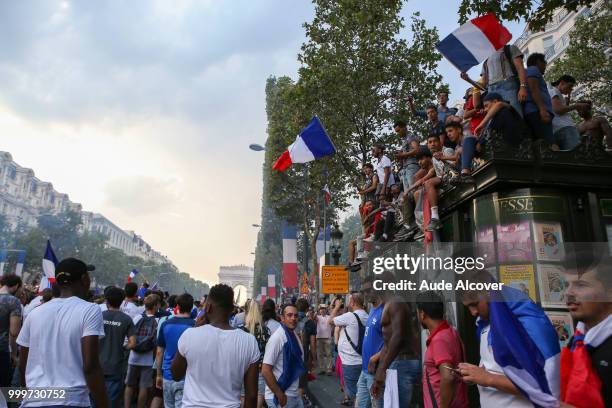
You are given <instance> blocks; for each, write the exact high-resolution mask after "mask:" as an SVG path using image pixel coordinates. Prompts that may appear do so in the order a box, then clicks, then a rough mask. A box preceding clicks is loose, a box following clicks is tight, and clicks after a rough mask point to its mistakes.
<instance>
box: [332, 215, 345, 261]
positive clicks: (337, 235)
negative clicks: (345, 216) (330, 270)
mask: <svg viewBox="0 0 612 408" xmlns="http://www.w3.org/2000/svg"><path fill="white" fill-rule="evenodd" d="M329 235H330V236H331V249H332V251H333V252H332V257H333V258H334V265H339V264H340V249H342V237H343V236H344V234H343V233H342V231H340V228H338V224H335V225H334V228H333V229H332V230H331V232H330V234H329Z"/></svg>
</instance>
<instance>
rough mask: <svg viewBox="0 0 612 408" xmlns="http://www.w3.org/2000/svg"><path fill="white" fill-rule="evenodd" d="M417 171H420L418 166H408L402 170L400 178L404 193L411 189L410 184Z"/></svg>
mask: <svg viewBox="0 0 612 408" xmlns="http://www.w3.org/2000/svg"><path fill="white" fill-rule="evenodd" d="M417 171H419V165H418V164H407V165H406V166H404V167H403V168H402V169H401V170H400V172H399V176H400V178H401V179H402V185H403V186H404V191H408V187H410V184H411V183H412V178H413V177H414V175H415V174H416V172H417Z"/></svg>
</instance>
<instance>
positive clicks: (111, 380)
mask: <svg viewBox="0 0 612 408" xmlns="http://www.w3.org/2000/svg"><path fill="white" fill-rule="evenodd" d="M104 385H105V386H106V397H107V398H108V404H109V406H111V407H115V406H117V404H118V403H119V400H120V399H121V396H122V395H123V378H121V376H112V375H105V376H104ZM89 400H90V402H91V406H92V408H96V407H97V405H96V402H95V401H94V399H93V398H91V395H90V396H89Z"/></svg>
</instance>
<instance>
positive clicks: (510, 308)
mask: <svg viewBox="0 0 612 408" xmlns="http://www.w3.org/2000/svg"><path fill="white" fill-rule="evenodd" d="M489 299H490V300H489V321H490V331H489V337H488V340H489V346H490V347H491V349H492V350H493V357H494V358H495V361H496V362H497V364H499V366H500V367H501V368H502V370H503V371H504V374H505V375H506V377H508V378H509V379H510V381H512V382H513V383H514V385H515V386H516V387H517V388H518V389H519V390H520V391H521V393H522V394H523V395H524V396H525V397H526V398H528V399H529V401H531V402H532V403H533V404H534V405H535V406H537V407H555V408H556V407H558V406H559V398H560V379H559V369H560V355H561V349H560V347H559V338H558V336H557V332H556V330H555V329H554V327H553V325H552V323H551V322H550V320H549V319H548V317H547V316H546V314H545V313H544V310H543V309H542V308H541V307H539V306H538V305H536V304H535V303H533V301H532V300H531V299H529V297H527V295H525V294H524V293H523V292H521V291H519V290H517V289H514V288H510V287H507V286H504V287H503V289H502V291H501V293H500V291H494V292H491V293H490V295H489ZM478 324H479V329H482V327H484V324H483V322H482V321H479V323H478ZM479 334H480V333H479Z"/></svg>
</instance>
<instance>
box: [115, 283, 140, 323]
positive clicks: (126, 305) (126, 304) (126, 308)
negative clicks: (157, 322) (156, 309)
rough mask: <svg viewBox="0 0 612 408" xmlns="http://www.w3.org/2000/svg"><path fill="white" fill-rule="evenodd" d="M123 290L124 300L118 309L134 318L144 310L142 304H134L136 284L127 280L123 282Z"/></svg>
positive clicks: (136, 296)
mask: <svg viewBox="0 0 612 408" xmlns="http://www.w3.org/2000/svg"><path fill="white" fill-rule="evenodd" d="M123 290H125V300H124V301H123V303H122V304H121V308H120V310H121V311H122V312H123V313H125V314H126V315H128V316H130V317H131V318H132V319H134V318H135V317H136V316H138V315H141V314H142V313H143V312H144V311H145V308H144V307H143V306H138V305H137V304H136V300H137V299H138V285H137V284H136V283H135V282H128V283H126V284H125V288H124V289H123Z"/></svg>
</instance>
